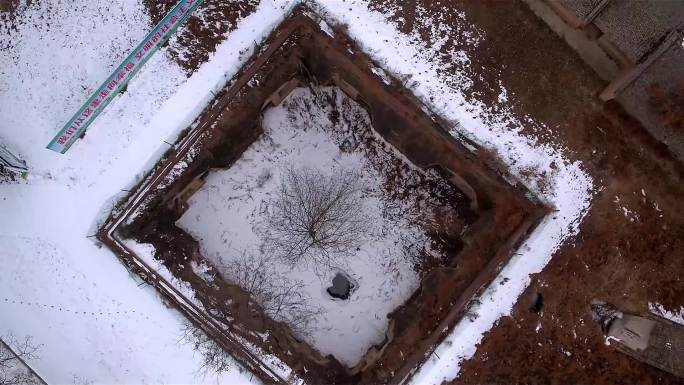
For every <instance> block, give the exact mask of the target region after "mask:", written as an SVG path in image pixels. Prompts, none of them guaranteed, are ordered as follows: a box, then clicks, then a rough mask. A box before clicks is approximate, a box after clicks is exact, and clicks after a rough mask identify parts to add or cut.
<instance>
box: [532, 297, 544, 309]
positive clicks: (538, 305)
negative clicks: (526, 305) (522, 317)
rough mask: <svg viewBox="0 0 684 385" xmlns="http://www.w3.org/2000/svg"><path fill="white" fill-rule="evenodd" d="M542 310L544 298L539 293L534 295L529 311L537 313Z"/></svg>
mask: <svg viewBox="0 0 684 385" xmlns="http://www.w3.org/2000/svg"><path fill="white" fill-rule="evenodd" d="M543 308H544V297H543V296H542V294H541V293H534V296H533V297H532V303H531V304H530V311H531V312H532V313H539V312H540V311H542V309H543Z"/></svg>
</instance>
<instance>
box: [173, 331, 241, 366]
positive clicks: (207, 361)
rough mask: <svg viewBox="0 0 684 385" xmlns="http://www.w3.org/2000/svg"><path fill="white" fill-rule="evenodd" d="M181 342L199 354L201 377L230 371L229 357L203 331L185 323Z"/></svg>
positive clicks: (230, 360)
mask: <svg viewBox="0 0 684 385" xmlns="http://www.w3.org/2000/svg"><path fill="white" fill-rule="evenodd" d="M181 341H186V342H189V343H191V344H192V345H193V349H194V350H195V352H197V353H199V355H200V357H201V358H202V365H200V367H199V369H198V373H199V374H200V375H202V376H203V377H206V376H207V375H208V374H210V373H216V374H221V373H225V372H228V370H230V368H231V366H232V363H233V359H232V358H231V357H230V355H228V353H226V351H225V350H223V348H222V347H221V346H219V345H218V344H217V343H216V342H215V341H214V340H212V339H211V338H210V337H209V336H208V335H207V334H206V333H205V332H204V330H202V329H200V328H198V327H196V326H195V325H193V324H192V323H191V322H189V321H186V322H185V324H184V326H183V334H182V336H181Z"/></svg>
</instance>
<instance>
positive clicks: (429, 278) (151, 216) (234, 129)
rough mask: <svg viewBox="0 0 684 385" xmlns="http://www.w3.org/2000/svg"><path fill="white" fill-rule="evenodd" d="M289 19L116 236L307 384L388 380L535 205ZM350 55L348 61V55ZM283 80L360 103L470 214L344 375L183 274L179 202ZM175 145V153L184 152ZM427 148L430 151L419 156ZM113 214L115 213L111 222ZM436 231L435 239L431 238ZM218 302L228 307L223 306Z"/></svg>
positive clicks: (444, 322) (252, 308) (304, 24)
mask: <svg viewBox="0 0 684 385" xmlns="http://www.w3.org/2000/svg"><path fill="white" fill-rule="evenodd" d="M288 23H289V24H288ZM288 23H286V24H285V26H283V27H281V29H280V30H279V31H276V32H275V33H274V34H273V35H272V37H271V38H270V39H271V40H277V39H280V38H281V36H282V35H283V34H285V32H282V33H281V31H283V30H287V29H288V28H290V27H289V26H295V25H296V26H299V27H297V28H301V30H298V29H295V32H294V33H292V35H291V36H290V37H288V38H287V39H285V40H284V42H283V43H282V45H281V46H280V45H275V44H272V45H271V47H277V49H276V50H275V51H271V52H273V55H272V56H264V55H262V56H260V57H258V58H256V59H255V62H260V60H262V58H263V57H266V58H267V59H266V61H265V62H263V61H262V62H260V63H261V64H259V65H256V64H255V65H254V66H253V67H249V68H250V69H249V70H244V71H243V73H242V74H241V75H240V76H238V78H237V79H238V80H237V81H236V82H235V83H234V85H233V86H232V87H231V88H230V89H229V90H227V91H226V92H224V94H223V96H221V95H220V96H219V99H218V100H217V103H216V104H215V106H213V107H212V108H211V109H209V110H207V111H206V112H205V113H204V114H203V115H202V118H200V122H199V125H198V127H199V128H197V129H195V130H194V131H190V132H189V133H188V135H187V136H186V137H185V138H198V137H197V136H193V135H194V134H193V132H202V134H201V135H200V136H199V139H197V141H196V142H194V143H195V144H196V146H197V148H198V149H202V150H201V151H199V155H198V156H197V158H196V159H195V160H194V161H193V162H191V164H190V166H189V167H188V168H187V169H186V170H185V171H184V172H183V173H182V174H181V175H180V177H178V178H176V179H175V180H174V181H172V182H171V183H170V184H167V185H161V186H160V185H158V184H157V183H160V182H161V181H162V179H158V178H162V177H163V176H164V175H165V174H164V171H160V170H168V168H166V166H168V165H173V164H175V163H176V162H178V161H180V160H182V159H183V156H184V155H183V153H182V152H179V153H176V152H175V150H172V151H171V152H170V154H168V157H167V159H165V160H162V161H161V162H160V166H159V167H158V168H157V169H156V170H155V171H153V173H152V176H151V178H149V179H147V180H146V182H143V184H142V185H141V186H140V187H139V189H140V190H141V191H142V189H143V188H144V187H147V183H148V182H147V181H150V182H149V183H153V185H151V186H152V188H151V190H145V191H154V192H155V193H153V194H152V195H149V194H148V195H146V198H147V199H148V200H147V206H146V210H145V213H144V215H142V216H140V217H139V219H138V220H137V221H136V222H135V223H134V224H133V225H132V226H128V227H127V228H126V229H124V233H125V234H128V235H129V236H132V237H135V238H137V239H139V240H141V241H144V242H151V243H154V244H156V245H157V246H158V254H157V257H158V258H160V259H161V260H162V261H163V262H164V263H165V265H166V266H167V267H169V268H170V269H171V270H172V271H173V272H174V274H175V275H176V276H178V277H179V278H181V279H183V280H184V281H186V282H188V283H190V284H191V285H192V286H193V287H194V288H195V290H196V291H197V292H198V295H199V299H200V300H201V301H202V302H203V304H204V305H205V307H206V308H208V309H212V311H213V312H218V313H219V314H224V315H226V317H227V316H230V317H233V318H232V320H231V322H230V323H229V327H230V328H231V329H232V330H233V332H235V333H238V334H240V335H241V336H242V337H243V338H246V339H247V340H249V341H251V342H252V343H254V344H256V345H258V346H261V347H262V348H263V349H264V350H266V351H268V352H271V353H274V354H277V355H278V356H279V357H280V358H281V359H282V360H284V361H285V362H287V363H288V364H289V365H292V366H293V367H294V368H295V369H296V370H298V372H299V374H300V375H302V376H305V377H307V378H308V379H309V380H310V381H313V382H314V383H318V382H321V383H333V382H335V383H348V382H357V381H361V382H364V383H387V382H396V381H398V380H400V379H401V378H403V377H404V376H405V375H406V374H408V372H409V371H410V370H411V369H412V368H413V367H415V366H416V365H418V364H419V363H420V362H421V361H422V360H423V359H424V357H425V351H427V350H429V349H431V348H432V347H433V346H434V344H435V343H437V342H439V341H440V340H441V338H443V337H444V335H445V331H446V330H448V329H449V328H450V327H451V326H453V325H454V324H455V322H457V321H458V320H459V319H460V318H461V317H462V316H463V315H464V312H465V306H466V305H467V304H468V302H469V301H470V299H471V298H472V297H473V295H474V294H476V293H478V292H480V291H481V290H482V289H483V288H484V287H485V286H486V285H487V284H488V283H489V282H491V280H492V279H493V278H494V276H495V275H496V273H497V272H498V270H499V269H500V268H501V266H502V265H503V262H504V261H505V260H507V258H508V257H509V256H510V253H511V250H512V248H513V247H515V246H516V245H517V244H518V242H519V241H520V239H521V238H522V237H524V235H525V234H526V232H527V231H529V230H530V228H531V227H532V226H533V225H534V224H535V223H536V222H537V220H538V219H539V218H540V216H541V215H543V213H544V212H545V209H544V208H543V207H542V206H541V205H539V204H537V203H535V202H530V201H529V200H528V199H527V198H524V196H525V194H524V193H525V190H524V189H523V188H521V187H514V186H509V185H508V184H507V183H506V182H505V181H504V178H503V177H502V176H501V175H498V174H496V173H494V172H492V170H490V169H488V168H487V167H486V166H484V165H483V163H486V162H488V161H489V160H490V159H486V158H479V157H478V156H475V155H473V154H471V153H470V152H469V151H467V150H466V149H465V148H464V147H463V146H462V145H461V144H460V143H459V142H457V141H455V140H453V138H452V137H451V136H449V135H448V134H446V132H445V131H444V130H443V129H441V128H439V126H437V125H436V124H435V123H434V122H433V121H432V119H431V118H430V117H429V116H427V115H426V114H425V113H423V112H422V110H421V109H420V105H419V104H417V101H416V99H415V98H413V97H412V96H411V95H410V94H408V93H406V92H404V91H402V87H401V82H399V81H397V80H393V82H392V84H391V85H389V86H385V85H382V83H381V80H380V79H379V78H378V77H377V76H376V75H374V74H372V72H371V71H370V68H369V67H368V64H369V60H368V58H366V57H365V56H364V55H363V53H361V52H360V51H359V50H358V49H357V48H356V47H355V45H354V43H353V42H352V41H350V40H348V39H345V38H344V34H343V33H342V31H337V33H336V39H335V40H332V39H330V38H329V37H328V36H327V35H326V34H325V33H323V32H322V31H320V29H319V27H318V26H317V24H315V23H314V22H312V21H311V20H310V19H308V18H306V17H302V16H297V17H294V18H293V19H291V21H289V22H288ZM288 33H289V32H288ZM279 44H280V43H279ZM348 50H351V51H352V52H353V53H352V54H351V55H350V54H349V53H347V51H348ZM269 55H271V53H269ZM252 68H257V70H256V72H252ZM293 74H294V75H295V76H296V77H298V78H299V79H300V81H301V82H303V83H306V82H308V81H309V80H311V79H310V76H311V74H313V75H314V76H315V78H316V82H317V83H319V84H334V85H337V86H338V87H340V88H342V89H343V90H344V91H345V92H346V93H347V94H349V95H350V96H352V97H354V98H358V99H357V100H358V101H361V102H362V103H363V104H364V105H365V106H366V107H367V109H368V111H369V113H370V115H371V118H372V121H373V127H374V129H375V130H376V131H377V132H378V133H379V134H380V135H382V136H383V138H384V139H385V140H386V141H388V142H389V143H391V144H392V145H393V146H395V147H396V148H397V149H399V150H400V151H401V152H402V153H403V154H404V155H405V156H406V157H407V158H408V159H410V160H411V161H412V162H413V163H414V164H415V165H417V166H419V167H422V168H424V169H428V168H430V169H435V170H437V171H439V172H440V173H441V175H446V176H447V177H448V179H449V180H450V182H452V183H454V184H456V185H457V186H458V187H459V188H460V189H461V190H462V191H464V194H465V195H466V196H467V197H468V198H467V199H466V198H465V197H461V198H458V199H456V198H455V196H454V195H453V194H452V195H451V198H453V199H456V201H458V206H461V208H462V209H463V208H468V210H471V209H472V210H477V211H478V219H477V221H476V222H475V223H473V224H472V226H470V228H469V230H468V232H466V234H465V235H464V236H463V250H461V249H460V247H459V248H456V249H454V251H453V253H454V254H455V255H454V256H453V257H451V258H448V260H449V263H450V265H449V266H448V267H440V268H435V269H433V270H432V271H431V272H428V273H426V278H425V279H424V281H423V284H422V287H421V289H420V290H418V292H416V294H415V295H414V296H413V297H412V298H411V299H409V301H407V303H406V304H405V305H404V306H402V307H400V308H399V309H397V310H396V311H395V312H394V313H392V314H391V315H390V316H389V317H390V318H391V322H390V325H391V326H390V331H389V332H388V335H389V337H388V340H387V342H386V344H385V345H384V347H383V349H382V350H381V351H380V352H375V351H374V350H373V349H371V351H370V352H369V356H368V357H367V358H368V361H367V364H366V366H365V367H359V368H357V370H358V372H357V374H355V375H353V373H349V372H347V371H345V370H344V369H343V368H342V367H341V365H340V364H339V363H337V361H336V360H335V359H334V358H333V357H321V356H320V355H319V354H317V352H315V351H313V350H312V349H311V347H308V346H307V345H305V344H302V343H299V342H297V341H296V338H294V337H293V336H292V335H291V333H289V332H288V329H287V326H286V325H283V324H280V323H276V322H274V321H273V320H270V319H269V318H268V317H266V316H265V315H264V314H263V312H262V311H261V310H260V309H259V307H258V305H255V304H253V303H251V301H250V300H249V298H248V296H246V295H245V293H241V292H240V290H239V288H236V287H235V286H234V285H230V284H229V283H227V282H222V281H221V280H220V279H219V280H218V281H217V282H215V284H211V285H209V284H207V283H204V282H202V279H201V278H199V277H198V276H197V275H196V274H195V273H193V272H192V269H189V268H188V266H187V265H188V263H187V261H188V260H195V261H199V260H202V257H201V255H200V254H199V252H198V251H197V250H198V249H197V244H196V242H195V241H194V240H192V239H191V238H190V237H189V236H187V234H185V233H183V232H182V231H181V230H180V229H178V228H176V227H175V225H174V223H175V220H176V219H177V218H178V217H180V215H181V214H182V212H183V210H184V207H185V200H186V199H187V197H188V196H189V195H190V194H192V191H195V189H196V188H198V187H199V184H197V183H196V182H197V181H201V178H202V176H203V175H206V172H208V171H209V170H210V169H211V168H212V167H228V166H230V165H231V164H232V162H234V161H235V159H237V158H238V157H239V156H240V154H241V153H242V151H244V149H245V148H246V146H247V145H249V143H251V142H252V141H253V140H254V138H256V137H257V136H258V135H259V134H260V133H261V128H260V126H259V125H258V124H257V122H258V114H259V112H260V109H261V106H262V105H264V101H265V100H266V98H267V97H268V96H269V95H275V92H276V89H277V88H278V87H279V86H280V85H281V84H284V83H285V82H286V81H287V80H289V79H290V78H291V76H292V75H293ZM251 78H255V79H257V80H258V84H259V86H258V87H254V86H252V85H251V84H252V83H251V82H250V83H249V84H250V85H247V81H248V80H249V79H251ZM255 83H257V82H255ZM188 140H190V139H188ZM192 140H195V139H192ZM185 144H186V140H185V139H183V140H182V141H181V143H180V144H179V148H186V150H187V147H185ZM425 148H430V149H431V151H424V150H425ZM154 184H157V185H154ZM463 189H465V190H463ZM136 205H137V203H136ZM468 210H465V211H464V214H466V215H465V216H463V215H460V216H461V217H463V218H466V219H467V218H468V217H469V216H471V217H472V214H467V211H468ZM118 213H119V211H118V210H117V211H115V212H114V216H113V218H116V217H117V215H118ZM447 216H448V215H447ZM457 216H459V215H457ZM474 218H475V217H473V220H474ZM468 221H470V220H468ZM109 222H111V220H110V221H109ZM109 222H108V223H109ZM441 235H442V234H440V233H438V234H436V237H438V238H439V237H441ZM444 235H445V236H449V234H444ZM99 236H100V238H101V239H102V240H103V241H104V242H105V243H107V244H108V245H109V246H110V247H113V248H114V249H115V250H118V249H119V248H120V246H118V245H117V244H116V242H115V241H114V240H113V239H111V238H110V237H109V235H108V232H107V225H106V226H105V228H104V229H103V230H102V231H101V232H100V233H99ZM459 246H460V245H459ZM119 251H120V256H121V257H122V259H123V260H124V262H125V263H127V264H129V265H130V264H131V260H130V257H129V256H130V250H119ZM155 279H156V278H155ZM158 288H159V286H158ZM160 290H162V289H160ZM162 291H163V290H162ZM226 299H231V300H233V302H231V303H230V304H228V305H226ZM245 331H246V332H245ZM265 331H268V333H269V335H270V337H269V338H268V339H267V340H266V341H263V340H262V339H261V338H260V337H259V336H258V335H257V334H255V333H257V332H262V333H263V332H265ZM290 353H293V354H290ZM304 367H306V371H304V370H303V368H304Z"/></svg>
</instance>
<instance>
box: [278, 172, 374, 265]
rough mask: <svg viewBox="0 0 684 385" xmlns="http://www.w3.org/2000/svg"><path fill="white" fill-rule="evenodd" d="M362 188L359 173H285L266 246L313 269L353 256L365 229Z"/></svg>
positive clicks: (290, 260) (279, 255)
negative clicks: (343, 257) (309, 264)
mask: <svg viewBox="0 0 684 385" xmlns="http://www.w3.org/2000/svg"><path fill="white" fill-rule="evenodd" d="M362 188H363V185H362V183H361V178H360V175H359V174H358V173H356V172H352V171H337V172H333V173H331V174H324V173H322V172H320V171H318V170H315V169H311V168H300V169H296V170H295V169H292V168H288V169H286V170H285V171H284V172H283V174H282V177H281V183H280V188H279V189H278V191H277V195H276V198H275V199H274V201H273V202H272V203H271V207H270V213H269V217H268V221H267V235H266V245H267V248H268V249H269V251H271V252H272V253H273V254H274V255H276V256H278V257H280V258H283V259H284V260H285V261H286V262H288V263H289V264H291V265H297V264H299V263H302V262H303V263H313V264H314V267H320V266H329V265H331V264H334V263H335V262H336V261H337V258H338V257H341V256H346V255H349V254H351V253H352V252H353V251H354V250H355V249H356V248H357V247H358V245H359V244H360V243H361V239H363V235H364V233H365V232H366V231H367V226H366V225H367V218H366V216H365V215H364V210H363V199H362V196H361V193H362Z"/></svg>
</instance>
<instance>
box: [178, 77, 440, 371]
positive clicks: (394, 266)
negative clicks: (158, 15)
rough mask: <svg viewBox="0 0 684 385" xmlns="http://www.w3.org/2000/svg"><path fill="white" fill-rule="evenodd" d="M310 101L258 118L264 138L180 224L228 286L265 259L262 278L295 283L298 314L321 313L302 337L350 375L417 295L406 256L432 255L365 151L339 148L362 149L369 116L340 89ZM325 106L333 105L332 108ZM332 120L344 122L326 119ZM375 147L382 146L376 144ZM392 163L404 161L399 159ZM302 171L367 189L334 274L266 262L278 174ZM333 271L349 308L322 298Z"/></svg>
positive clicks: (306, 93) (297, 98) (288, 103)
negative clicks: (355, 180)
mask: <svg viewBox="0 0 684 385" xmlns="http://www.w3.org/2000/svg"><path fill="white" fill-rule="evenodd" d="M316 92H317V94H318V96H316V95H314V94H313V93H312V92H311V90H310V89H309V88H297V89H295V90H294V91H293V92H292V93H291V94H290V95H289V96H288V97H287V98H286V99H285V100H284V101H283V103H281V104H280V105H279V106H276V107H272V108H269V109H268V110H267V111H266V112H265V113H264V117H263V127H264V131H265V133H264V135H262V136H261V137H260V139H259V140H257V141H256V142H255V143H254V144H252V145H251V146H250V147H249V148H248V149H247V150H246V151H245V153H244V154H243V155H242V157H241V158H240V159H239V160H238V161H237V162H236V163H235V164H234V165H232V166H231V167H230V168H228V169H224V170H216V171H213V172H212V173H210V174H209V175H208V177H207V178H206V184H205V185H204V186H203V187H202V188H201V189H200V190H199V191H198V192H197V193H195V195H193V196H192V197H191V199H190V201H189V203H190V207H189V209H188V211H187V212H185V214H184V215H183V217H182V218H181V219H180V220H179V221H178V224H179V225H180V226H181V227H182V228H183V229H185V230H186V231H188V232H189V233H190V234H191V235H193V237H194V238H195V239H198V240H199V241H200V246H201V249H202V253H203V255H205V256H206V257H207V258H208V259H209V260H210V261H211V262H212V263H213V264H214V265H215V266H217V267H218V268H219V269H220V270H221V271H222V273H223V274H224V276H225V277H227V278H228V279H230V280H233V281H234V282H240V281H239V278H238V277H236V274H238V272H239V271H240V272H241V270H239V271H238V270H236V268H235V267H234V265H233V264H234V263H235V262H240V263H241V265H240V266H242V262H243V259H244V258H250V259H259V258H268V263H267V264H265V266H260V270H263V269H264V268H266V267H268V275H269V276H271V277H272V280H273V281H276V282H283V283H281V285H284V284H285V282H288V283H292V282H301V283H302V284H303V287H302V288H301V292H300V291H299V290H298V293H296V294H297V295H299V294H303V298H304V302H305V304H304V305H303V306H304V307H306V308H307V309H309V310H316V309H317V310H318V312H315V314H314V316H313V319H312V322H311V323H310V324H308V325H306V326H304V329H305V330H304V331H305V333H300V334H301V335H302V337H303V338H304V339H305V340H306V341H307V342H309V343H310V344H312V345H313V346H314V347H316V348H317V349H318V350H319V351H320V352H322V353H323V354H333V355H334V356H335V357H337V358H338V359H339V360H340V361H341V362H343V363H344V364H346V365H347V366H349V367H352V366H354V365H355V364H356V363H357V362H358V361H359V360H360V359H361V357H362V356H363V354H365V352H366V351H367V350H368V348H370V347H371V346H372V345H375V344H379V343H380V342H382V340H383V339H384V336H385V331H386V329H387V322H388V320H387V314H388V313H390V312H391V311H392V310H393V309H394V308H396V307H397V306H399V305H400V304H402V303H403V302H404V301H405V300H406V299H407V298H408V297H409V296H410V295H411V293H412V292H413V291H415V289H416V288H417V287H418V284H419V277H418V274H417V272H416V271H415V269H414V263H415V262H417V261H416V260H415V258H417V257H418V255H415V254H411V252H412V251H415V250H416V249H420V250H422V249H424V248H425V247H429V239H428V236H427V235H426V234H425V229H424V228H423V227H422V226H421V225H420V223H418V218H419V217H420V214H421V213H418V212H415V208H414V207H411V206H409V205H407V204H406V203H405V202H398V201H395V200H392V199H391V198H390V197H389V196H388V195H389V194H388V192H387V191H385V189H384V188H383V186H384V185H385V183H386V177H385V176H384V175H383V174H382V171H383V170H382V169H381V168H380V167H379V166H378V165H377V164H375V163H374V162H371V161H369V159H368V158H367V157H366V156H365V155H364V152H363V151H362V149H361V148H357V149H356V150H346V151H343V150H342V148H341V146H342V145H343V143H347V144H348V143H353V142H356V141H358V139H354V138H353V137H352V136H351V130H359V131H360V130H368V131H370V118H369V117H368V114H367V113H366V111H365V110H364V109H363V108H362V107H361V106H359V105H358V104H357V103H356V102H354V101H353V100H352V99H350V98H349V97H347V96H346V95H345V94H344V93H343V92H342V91H340V90H339V89H332V88H324V89H318V90H317V91H316ZM328 100H334V102H333V104H334V105H333V104H330V103H328V102H327V101H328ZM332 111H337V112H339V113H340V114H341V115H344V118H339V119H335V120H334V121H333V120H331V119H330V116H331V112H332ZM348 120H349V121H351V123H350V124H348ZM349 125H352V126H354V127H353V128H352V127H349ZM377 141H378V142H381V143H382V140H381V138H380V137H379V136H378V137H377ZM359 146H360V147H363V146H362V145H359ZM395 159H401V157H400V155H399V153H397V155H396V158H395ZM388 161H392V159H388ZM402 162H404V164H407V166H408V167H411V168H414V167H412V166H410V164H408V163H407V162H405V161H402ZM301 169H306V170H309V171H310V170H314V172H320V174H322V175H341V174H349V173H357V172H358V174H359V176H360V179H359V183H360V185H361V186H363V190H362V191H361V195H362V196H361V197H360V202H359V203H360V205H359V207H356V208H355V209H356V210H359V211H360V212H362V213H363V217H364V222H365V223H364V224H365V225H366V228H365V229H363V231H361V232H359V234H358V235H359V238H358V248H357V249H356V250H355V251H352V254H351V255H340V256H338V258H336V260H335V261H334V263H333V264H331V265H328V264H325V263H324V264H315V263H298V264H296V265H295V266H292V265H291V264H290V263H288V262H287V261H284V260H282V259H280V258H277V257H269V255H270V254H269V250H268V248H267V247H264V245H265V244H266V243H267V241H266V239H267V238H268V235H267V233H268V220H267V218H268V215H269V212H270V211H272V210H273V208H272V205H273V202H274V200H275V199H277V197H278V189H279V187H280V185H281V180H282V175H283V174H284V173H286V172H288V170H295V171H297V170H301ZM428 216H429V215H428ZM424 220H425V219H424ZM432 252H433V253H437V251H434V250H433V251H432ZM303 262H305V261H303ZM339 270H342V271H344V272H345V273H347V274H348V275H350V276H351V277H352V278H353V279H354V280H355V281H356V283H357V289H356V290H355V291H354V292H353V293H352V295H351V296H350V298H348V299H347V300H335V299H333V298H332V297H330V296H329V295H328V294H327V293H326V288H327V287H330V286H331V282H332V278H333V277H334V276H335V274H336V273H337V272H338V271H339ZM254 273H255V274H256V273H258V272H256V271H255V272H254ZM279 276H280V278H278V277H279ZM278 289H279V288H272V290H278ZM257 297H258V296H257ZM294 312H297V310H294ZM298 316H299V315H298V314H286V315H284V316H283V317H282V318H284V319H285V321H292V322H294V320H292V318H294V319H295V320H299V317H298ZM294 326H296V327H297V329H301V328H302V326H300V325H294Z"/></svg>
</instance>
